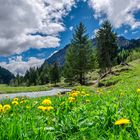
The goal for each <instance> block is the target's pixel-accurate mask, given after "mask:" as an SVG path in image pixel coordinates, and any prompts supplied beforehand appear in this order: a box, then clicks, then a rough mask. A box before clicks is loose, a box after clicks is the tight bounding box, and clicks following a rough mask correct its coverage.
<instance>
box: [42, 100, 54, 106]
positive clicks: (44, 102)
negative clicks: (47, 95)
mask: <svg viewBox="0 0 140 140" xmlns="http://www.w3.org/2000/svg"><path fill="white" fill-rule="evenodd" d="M42 104H44V105H51V104H52V102H51V100H50V99H45V100H43V102H42Z"/></svg>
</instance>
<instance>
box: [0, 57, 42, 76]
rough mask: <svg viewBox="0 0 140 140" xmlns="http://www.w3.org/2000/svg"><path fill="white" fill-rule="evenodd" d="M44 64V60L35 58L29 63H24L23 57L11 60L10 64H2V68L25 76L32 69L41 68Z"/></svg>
mask: <svg viewBox="0 0 140 140" xmlns="http://www.w3.org/2000/svg"><path fill="white" fill-rule="evenodd" d="M43 63H44V59H37V58H35V57H30V58H29V59H28V61H23V59H22V56H17V57H16V58H11V59H9V62H8V63H6V62H0V66H2V67H4V68H5V69H7V70H9V71H10V72H12V73H13V74H15V75H16V74H20V75H24V74H25V72H26V71H27V70H29V69H30V67H35V68H37V67H40V66H41V65H42V64H43Z"/></svg>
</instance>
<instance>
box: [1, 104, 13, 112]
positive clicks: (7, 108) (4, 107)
mask: <svg viewBox="0 0 140 140" xmlns="http://www.w3.org/2000/svg"><path fill="white" fill-rule="evenodd" d="M10 108H11V106H10V105H8V104H6V105H4V106H3V110H4V111H8V110H10Z"/></svg>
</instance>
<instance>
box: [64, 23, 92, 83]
mask: <svg viewBox="0 0 140 140" xmlns="http://www.w3.org/2000/svg"><path fill="white" fill-rule="evenodd" d="M92 52H93V50H92V44H91V42H90V41H89V39H88V36H87V35H86V28H85V26H84V25H83V23H80V24H79V26H78V27H77V28H76V30H75V33H74V35H73V39H72V41H71V45H70V47H69V49H68V51H67V54H66V58H65V65H64V76H65V78H66V81H67V82H69V83H72V82H73V81H76V82H79V83H80V84H82V85H83V84H85V74H86V73H87V72H89V71H90V70H91V69H92V68H93V59H92V58H93V53H92Z"/></svg>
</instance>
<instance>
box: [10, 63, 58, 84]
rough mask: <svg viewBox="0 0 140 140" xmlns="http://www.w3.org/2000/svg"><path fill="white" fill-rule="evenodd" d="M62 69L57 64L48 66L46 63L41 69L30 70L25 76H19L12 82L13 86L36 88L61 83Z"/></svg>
mask: <svg viewBox="0 0 140 140" xmlns="http://www.w3.org/2000/svg"><path fill="white" fill-rule="evenodd" d="M60 73H61V68H60V67H59V66H58V64H57V63H54V64H52V65H48V64H47V63H44V65H42V66H41V67H40V68H30V69H29V70H27V71H26V73H25V75H24V76H20V75H19V74H18V75H17V76H16V78H14V79H12V80H11V83H10V84H11V85H13V86H35V85H45V84H48V83H52V84H55V85H56V83H58V82H59V81H60Z"/></svg>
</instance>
